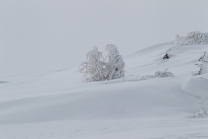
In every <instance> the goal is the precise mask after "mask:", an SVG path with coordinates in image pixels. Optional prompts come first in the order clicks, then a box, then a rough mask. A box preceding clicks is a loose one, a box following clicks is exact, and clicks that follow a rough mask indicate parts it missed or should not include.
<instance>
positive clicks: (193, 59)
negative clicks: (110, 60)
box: [0, 41, 208, 139]
mask: <svg viewBox="0 0 208 139" xmlns="http://www.w3.org/2000/svg"><path fill="white" fill-rule="evenodd" d="M167 51H168V54H169V57H170V59H165V60H163V56H164V54H166V53H167ZM205 51H208V46H207V45H184V46H176V45H174V41H171V42H167V43H163V44H158V45H154V46H151V47H148V48H146V49H143V50H141V51H138V52H135V53H133V54H131V55H129V56H127V57H125V58H124V61H125V63H126V68H125V71H126V76H125V77H123V78H120V79H116V80H110V81H103V82H93V83H82V75H80V74H78V73H75V71H76V70H77V69H70V70H62V71H56V72H51V73H42V74H27V75H18V76H11V77H1V78H0V80H1V81H2V82H0V96H1V97H0V139H49V138H50V139H74V138H75V139H127V138H128V139H198V138H200V139H208V118H207V111H206V110H208V85H207V84H208V74H202V75H198V76H192V72H195V71H198V70H199V68H198V67H196V66H195V64H197V63H198V62H199V58H200V57H201V56H202V55H203V54H204V52H205ZM166 68H168V72H171V73H173V74H174V77H167V78H156V77H155V72H157V71H164V70H165V69H166ZM3 81H4V82H3Z"/></svg>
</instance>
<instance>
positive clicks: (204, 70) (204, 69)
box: [193, 63, 207, 76]
mask: <svg viewBox="0 0 208 139" xmlns="http://www.w3.org/2000/svg"><path fill="white" fill-rule="evenodd" d="M195 65H197V66H198V67H200V69H199V71H198V72H197V73H193V75H194V76H195V75H201V74H206V73H207V66H206V64H204V63H202V64H195Z"/></svg>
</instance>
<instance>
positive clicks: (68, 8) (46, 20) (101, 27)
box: [0, 0, 208, 77]
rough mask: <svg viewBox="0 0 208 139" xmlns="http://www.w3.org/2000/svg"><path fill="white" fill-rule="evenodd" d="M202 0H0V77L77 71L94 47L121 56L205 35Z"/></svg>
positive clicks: (207, 25)
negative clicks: (115, 49) (180, 37)
mask: <svg viewBox="0 0 208 139" xmlns="http://www.w3.org/2000/svg"><path fill="white" fill-rule="evenodd" d="M207 7H208V1H207V0H0V77H2V76H8V75H14V74H21V73H35V72H46V71H54V70H59V69H69V68H73V67H77V66H78V65H79V64H80V63H81V62H83V61H84V60H85V55H86V53H87V52H88V51H89V50H91V49H92V46H97V47H98V48H99V51H102V52H103V51H105V50H104V46H105V45H107V44H109V43H112V44H115V45H117V47H118V50H119V52H120V54H122V55H123V56H125V55H128V54H130V53H132V52H135V51H138V50H140V49H142V48H145V47H147V46H150V45H154V44H158V43H162V42H166V41H170V40H173V39H174V38H175V36H176V34H179V35H186V34H187V33H188V32H190V31H195V30H198V31H202V32H208V8H207Z"/></svg>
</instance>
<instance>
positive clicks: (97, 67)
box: [79, 47, 105, 82]
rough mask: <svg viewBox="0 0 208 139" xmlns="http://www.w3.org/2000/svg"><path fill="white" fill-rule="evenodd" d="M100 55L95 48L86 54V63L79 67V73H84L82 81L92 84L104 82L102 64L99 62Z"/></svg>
mask: <svg viewBox="0 0 208 139" xmlns="http://www.w3.org/2000/svg"><path fill="white" fill-rule="evenodd" d="M102 58H103V57H102V53H101V52H99V51H98V48H97V47H94V49H93V50H92V51H90V52H88V53H87V57H86V62H83V63H82V64H81V65H80V66H79V72H80V73H84V81H86V82H94V81H103V80H105V75H104V62H103V61H101V59H102Z"/></svg>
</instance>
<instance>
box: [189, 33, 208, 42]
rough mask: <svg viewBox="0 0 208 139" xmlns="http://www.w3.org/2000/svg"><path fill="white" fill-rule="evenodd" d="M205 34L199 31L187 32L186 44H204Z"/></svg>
mask: <svg viewBox="0 0 208 139" xmlns="http://www.w3.org/2000/svg"><path fill="white" fill-rule="evenodd" d="M206 35H207V34H205V33H201V32H200V31H194V32H190V33H188V34H187V36H186V38H187V41H186V42H187V44H206V43H207V40H206Z"/></svg>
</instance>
